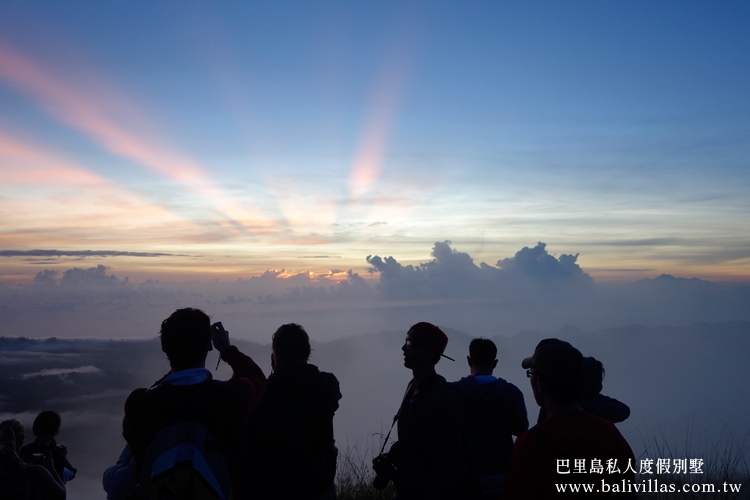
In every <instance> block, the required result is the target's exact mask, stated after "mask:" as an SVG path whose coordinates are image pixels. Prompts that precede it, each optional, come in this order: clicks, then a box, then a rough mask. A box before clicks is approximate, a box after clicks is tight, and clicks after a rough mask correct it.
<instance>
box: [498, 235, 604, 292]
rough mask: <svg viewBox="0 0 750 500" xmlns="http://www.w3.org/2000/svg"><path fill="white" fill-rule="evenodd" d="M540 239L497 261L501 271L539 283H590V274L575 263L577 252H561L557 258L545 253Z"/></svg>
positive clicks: (544, 247) (545, 250)
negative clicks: (512, 255)
mask: <svg viewBox="0 0 750 500" xmlns="http://www.w3.org/2000/svg"><path fill="white" fill-rule="evenodd" d="M546 247H547V245H546V244H544V243H542V242H541V241H540V242H539V243H537V245H536V246H535V247H534V248H529V247H523V248H522V249H521V250H519V251H518V252H516V255H515V256H514V257H513V258H509V259H500V260H498V261H497V267H499V268H500V269H501V270H502V272H503V273H507V274H509V275H511V276H514V277H520V278H522V279H533V280H537V281H539V282H540V283H579V284H588V283H592V282H593V280H592V279H591V276H589V275H588V274H586V273H584V272H583V269H581V267H580V266H579V265H578V264H576V260H578V254H575V255H568V254H562V255H561V256H560V257H559V258H555V257H554V256H553V255H550V254H549V253H547V249H546Z"/></svg>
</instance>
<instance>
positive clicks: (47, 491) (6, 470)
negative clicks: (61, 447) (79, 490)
mask: <svg viewBox="0 0 750 500" xmlns="http://www.w3.org/2000/svg"><path fill="white" fill-rule="evenodd" d="M25 437H26V430H25V429H24V427H23V424H22V423H21V421H20V420H18V419H16V418H11V419H8V420H4V421H3V422H0V498H2V500H65V497H66V491H65V485H64V484H63V482H62V479H61V478H60V476H59V475H58V474H57V472H56V471H55V466H54V463H53V461H52V454H51V453H46V454H45V455H44V456H43V457H37V458H38V459H39V464H28V463H26V462H24V461H23V460H21V458H20V457H19V456H18V452H19V451H20V450H21V447H22V446H23V441H24V438H25Z"/></svg>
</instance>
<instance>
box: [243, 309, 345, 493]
mask: <svg viewBox="0 0 750 500" xmlns="http://www.w3.org/2000/svg"><path fill="white" fill-rule="evenodd" d="M271 348H272V353H271V367H272V368H273V373H272V374H271V375H270V376H269V377H268V390H267V391H266V395H265V396H264V398H263V402H262V404H261V407H262V409H263V410H264V411H266V412H269V413H266V414H265V415H261V416H259V417H257V418H259V419H261V420H265V421H267V422H270V424H269V425H272V426H275V428H276V432H275V434H276V435H280V434H281V433H280V432H278V430H279V426H282V428H283V429H284V431H283V434H286V435H287V440H286V442H284V443H279V447H280V448H281V449H284V448H286V450H287V451H286V453H288V455H289V456H288V457H287V460H286V461H285V462H286V464H285V465H286V466H285V468H284V470H282V471H277V472H276V473H277V474H280V476H281V478H280V480H281V481H285V482H286V483H287V484H286V486H287V489H286V490H285V491H283V496H285V497H286V498H295V499H305V500H308V499H310V500H312V499H315V500H333V499H335V498H336V488H335V485H334V482H333V481H334V476H335V475H336V461H337V458H338V450H337V448H336V445H335V440H334V436H333V416H334V414H335V413H336V410H338V408H339V400H340V399H341V391H340V388H339V381H338V380H337V379H336V377H335V376H334V375H333V374H332V373H326V372H322V371H320V370H319V369H318V367H317V366H315V365H313V364H311V363H308V360H309V359H310V352H311V348H310V337H309V335H308V334H307V332H306V331H305V329H304V328H303V327H302V326H300V325H298V324H296V323H289V324H285V325H281V326H280V327H279V328H278V329H277V330H276V332H275V333H274V334H273V337H272V341H271ZM277 418H280V420H281V422H279V421H278V420H277ZM251 436H253V437H254V438H255V439H256V440H257V436H255V435H254V434H251ZM290 480H292V481H290ZM290 484H291V485H292V486H293V488H291V489H289V488H288V487H289V486H290ZM276 494H277V497H278V495H279V494H281V492H278V491H277V493H276Z"/></svg>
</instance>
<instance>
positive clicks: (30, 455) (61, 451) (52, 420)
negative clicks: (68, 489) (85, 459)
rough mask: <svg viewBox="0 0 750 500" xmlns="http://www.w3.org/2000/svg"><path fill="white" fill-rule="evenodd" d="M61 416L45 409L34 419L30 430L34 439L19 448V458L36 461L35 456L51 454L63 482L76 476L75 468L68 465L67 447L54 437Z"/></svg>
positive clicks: (60, 422) (58, 429) (57, 430)
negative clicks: (58, 442)
mask: <svg viewBox="0 0 750 500" xmlns="http://www.w3.org/2000/svg"><path fill="white" fill-rule="evenodd" d="M61 424H62V418H60V414H59V413H57V412H56V411H51V410H45V411H43V412H41V413H40V414H39V415H37V417H36V418H35V419H34V424H33V425H32V426H31V431H32V432H33V433H34V436H35V438H36V439H34V441H33V442H32V443H29V444H27V445H26V446H24V447H23V448H21V453H20V455H21V458H22V459H23V460H24V461H25V462H33V463H37V462H38V460H36V457H39V456H45V455H47V454H49V455H51V456H52V462H53V463H54V464H55V471H56V472H57V475H58V476H60V478H61V479H62V480H63V483H66V484H67V482H68V481H70V480H71V479H74V478H75V477H76V471H77V469H76V468H75V467H73V466H72V465H70V462H69V461H68V448H66V447H65V446H63V445H61V444H57V441H55V437H56V436H57V434H58V433H59V432H60V425H61Z"/></svg>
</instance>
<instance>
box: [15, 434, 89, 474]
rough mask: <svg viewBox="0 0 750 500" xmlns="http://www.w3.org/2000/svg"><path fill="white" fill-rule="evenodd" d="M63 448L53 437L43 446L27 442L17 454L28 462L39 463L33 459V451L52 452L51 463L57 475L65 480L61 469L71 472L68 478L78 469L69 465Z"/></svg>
mask: <svg viewBox="0 0 750 500" xmlns="http://www.w3.org/2000/svg"><path fill="white" fill-rule="evenodd" d="M63 450H64V447H63V449H61V448H60V446H58V444H57V442H56V441H55V440H54V439H53V440H52V441H51V442H50V443H49V445H47V446H44V445H43V444H39V443H37V442H33V443H29V444H27V445H26V446H24V447H23V448H21V452H20V453H19V456H20V457H21V459H23V460H24V461H25V462H28V463H39V462H38V461H37V460H35V459H34V457H33V454H34V453H44V454H47V453H51V454H52V463H54V464H55V472H57V475H58V476H60V478H61V479H63V481H65V479H64V478H65V475H64V474H63V469H68V470H69V471H70V472H72V473H73V476H71V478H70V479H74V478H75V477H76V472H78V469H76V468H75V467H73V466H72V465H70V462H69V461H68V458H67V455H66V453H65V452H64V451H63Z"/></svg>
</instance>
